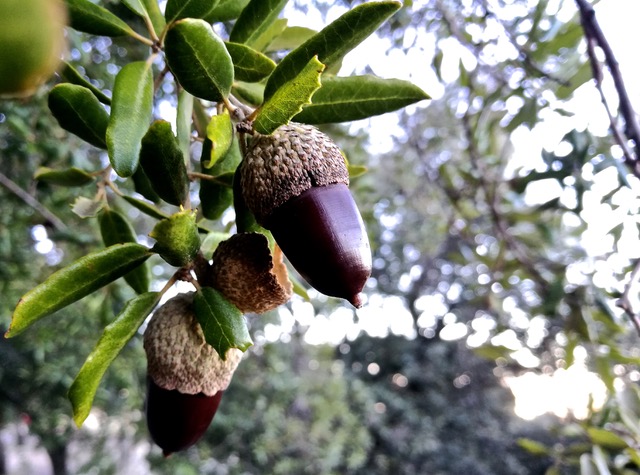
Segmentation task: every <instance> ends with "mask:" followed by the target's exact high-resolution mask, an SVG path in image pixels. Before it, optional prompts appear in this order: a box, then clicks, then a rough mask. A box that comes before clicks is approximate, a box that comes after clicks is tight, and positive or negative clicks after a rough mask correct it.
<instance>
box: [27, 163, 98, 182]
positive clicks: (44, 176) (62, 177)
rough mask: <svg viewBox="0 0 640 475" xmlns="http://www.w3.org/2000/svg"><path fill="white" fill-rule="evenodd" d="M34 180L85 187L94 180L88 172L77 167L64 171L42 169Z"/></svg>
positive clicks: (36, 173) (37, 172) (37, 171)
mask: <svg viewBox="0 0 640 475" xmlns="http://www.w3.org/2000/svg"><path fill="white" fill-rule="evenodd" d="M33 178H35V179H36V180H38V181H43V182H45V183H51V184H53V185H60V186H83V185H86V184H87V183H91V182H92V181H93V180H94V178H93V177H92V176H91V175H89V174H88V173H87V172H85V171H84V170H80V169H79V168H76V167H71V168H66V169H64V170H54V169H52V168H49V167H40V168H38V169H37V170H36V172H35V174H34V175H33Z"/></svg>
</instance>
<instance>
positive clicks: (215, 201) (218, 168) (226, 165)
mask: <svg viewBox="0 0 640 475" xmlns="http://www.w3.org/2000/svg"><path fill="white" fill-rule="evenodd" d="M211 149H212V143H211V140H209V139H206V140H205V141H204V144H203V146H202V159H201V160H202V163H204V162H205V161H207V160H210V158H209V157H211ZM241 160H242V154H241V153H240V146H239V144H238V141H237V140H234V141H233V143H232V144H231V146H230V147H229V150H228V151H227V153H226V154H225V155H224V157H222V158H221V159H219V160H218V161H217V162H216V164H215V165H214V166H213V167H212V168H209V169H207V168H205V167H204V165H203V166H202V173H206V174H208V175H211V176H221V175H224V174H227V173H233V172H234V171H235V170H236V168H237V167H238V165H239V164H240V161H241ZM232 204H233V190H232V188H231V187H229V186H225V185H224V184H222V183H218V182H214V181H211V180H201V182H200V207H201V209H202V214H203V216H204V217H205V218H207V219H218V218H220V216H222V213H223V212H224V211H225V210H226V209H227V208H229V207H230V206H231V205H232Z"/></svg>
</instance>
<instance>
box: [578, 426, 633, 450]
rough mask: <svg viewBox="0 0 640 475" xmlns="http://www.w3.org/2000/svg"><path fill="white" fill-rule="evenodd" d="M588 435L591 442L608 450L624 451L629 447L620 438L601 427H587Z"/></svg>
mask: <svg viewBox="0 0 640 475" xmlns="http://www.w3.org/2000/svg"><path fill="white" fill-rule="evenodd" d="M587 434H589V438H590V439H591V442H593V443H594V444H595V445H599V446H601V447H604V448H605V449H608V450H622V449H626V448H627V447H629V444H627V443H626V442H625V441H624V439H622V438H621V437H620V436H618V435H616V434H614V433H613V432H610V431H608V430H606V429H601V428H599V427H587Z"/></svg>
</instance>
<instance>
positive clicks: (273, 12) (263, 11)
mask: <svg viewBox="0 0 640 475" xmlns="http://www.w3.org/2000/svg"><path fill="white" fill-rule="evenodd" d="M286 3H287V0H251V1H250V2H249V4H248V5H247V6H246V7H245V8H244V10H242V13H241V14H240V16H239V17H238V19H237V20H236V23H235V24H234V25H233V29H232V30H231V33H230V34H229V41H232V42H234V43H245V44H247V45H249V46H251V45H252V44H253V42H255V41H256V40H257V39H258V38H259V37H260V35H261V34H262V33H264V32H265V30H266V29H267V28H269V26H270V25H271V24H272V23H273V22H274V21H275V20H276V18H278V15H279V14H280V12H281V11H282V9H283V8H284V6H285V5H286Z"/></svg>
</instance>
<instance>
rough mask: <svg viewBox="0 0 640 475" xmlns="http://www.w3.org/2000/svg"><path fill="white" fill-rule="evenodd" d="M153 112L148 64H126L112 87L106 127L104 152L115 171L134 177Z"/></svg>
mask: <svg viewBox="0 0 640 475" xmlns="http://www.w3.org/2000/svg"><path fill="white" fill-rule="evenodd" d="M152 111H153V75H152V74H151V64H148V63H146V62H143V61H137V62H133V63H128V64H127V65H125V66H124V67H123V68H122V69H121V70H120V72H119V73H118V75H117V76H116V81H115V84H114V86H113V103H112V105H111V117H110V120H109V126H108V127H107V150H108V152H109V160H110V161H111V166H112V167H113V169H114V171H115V172H116V173H117V174H118V175H120V176H122V177H128V176H131V175H133V172H135V171H136V168H137V167H138V157H139V155H140V142H141V140H142V137H144V134H145V133H146V132H147V128H148V127H149V122H151V114H152Z"/></svg>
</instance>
